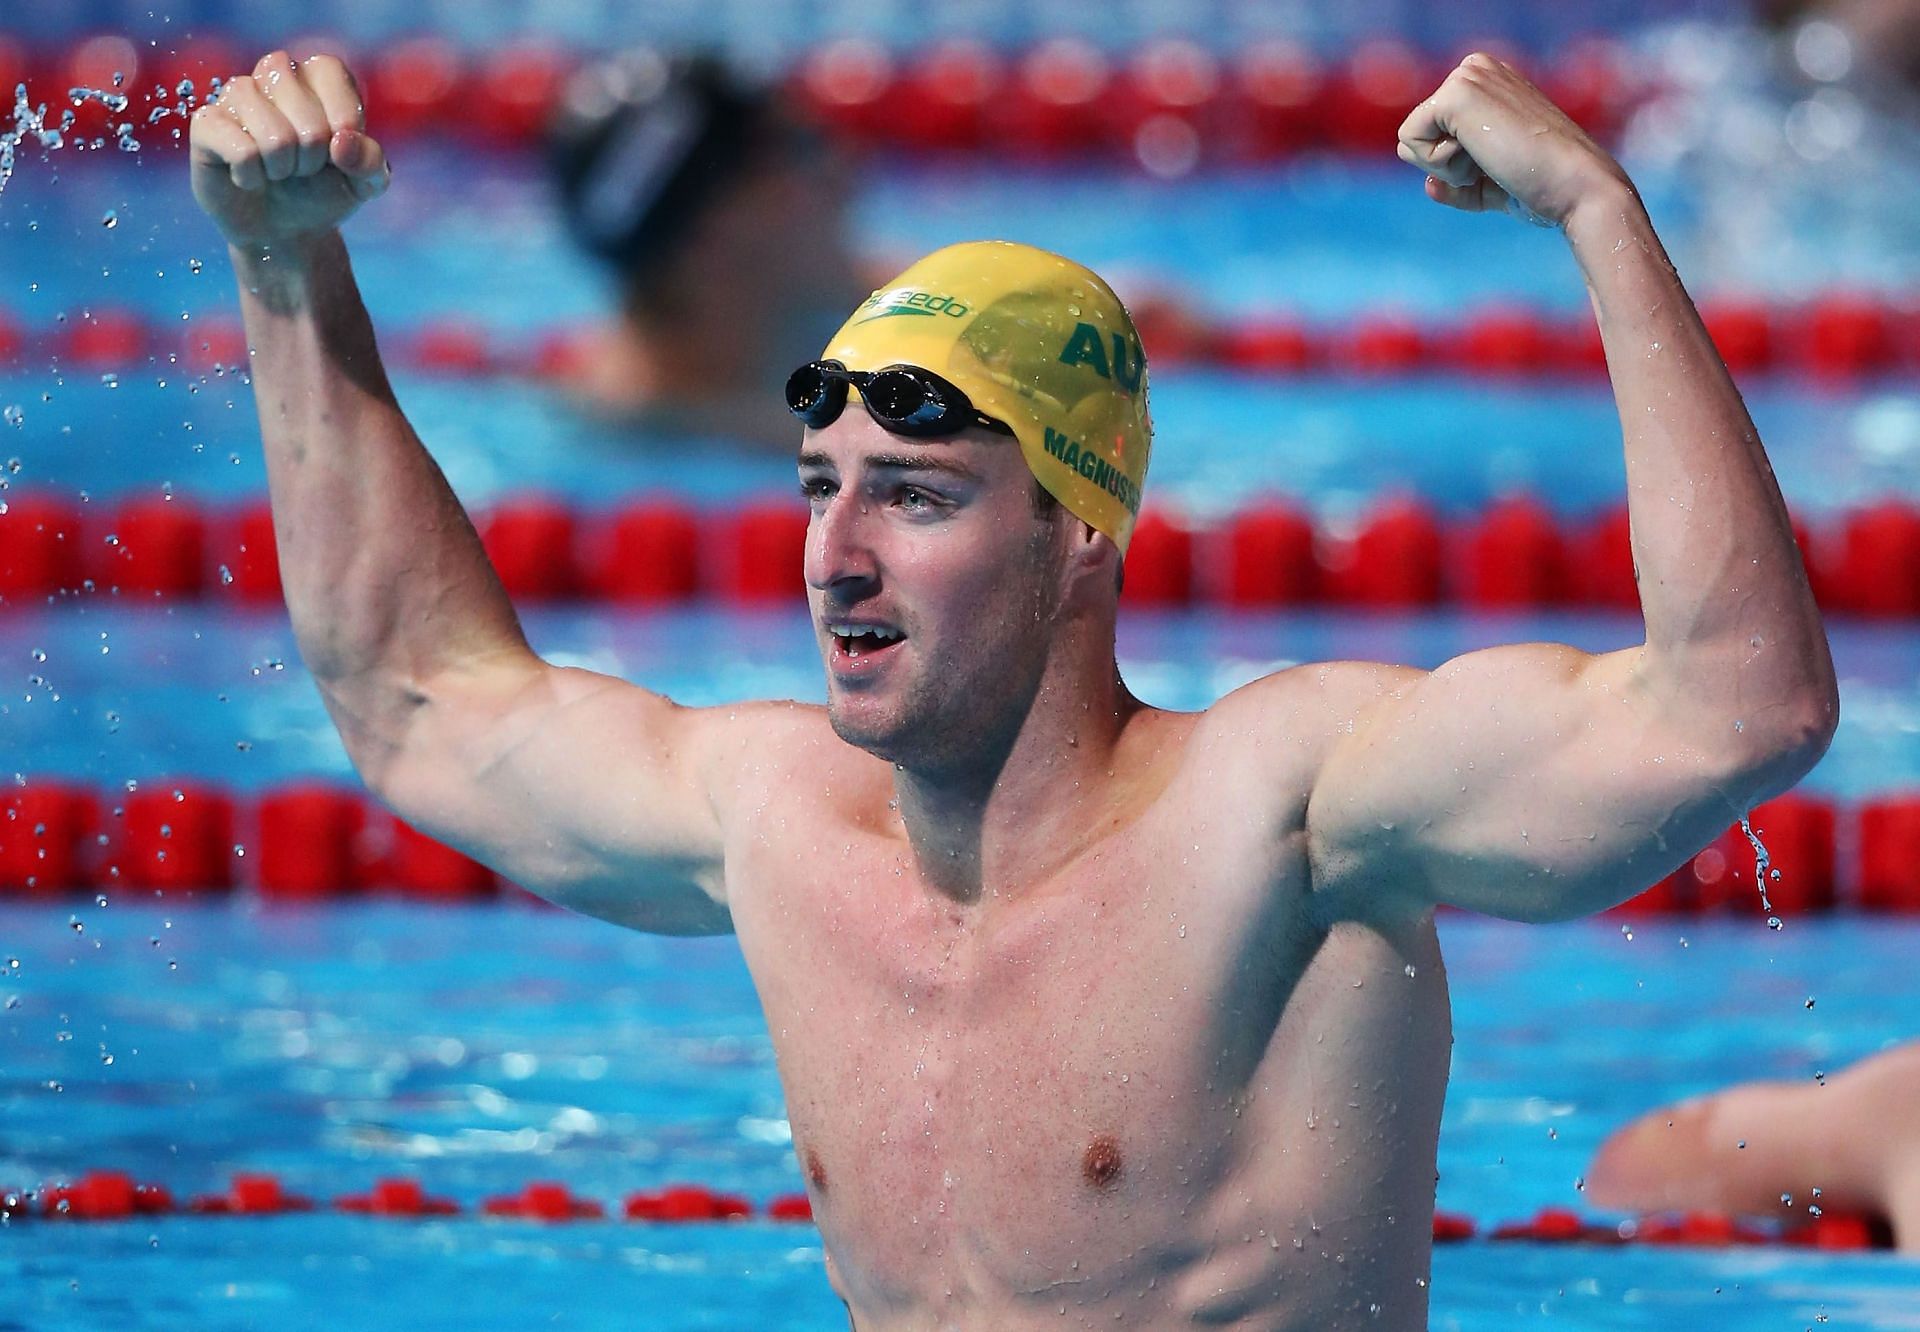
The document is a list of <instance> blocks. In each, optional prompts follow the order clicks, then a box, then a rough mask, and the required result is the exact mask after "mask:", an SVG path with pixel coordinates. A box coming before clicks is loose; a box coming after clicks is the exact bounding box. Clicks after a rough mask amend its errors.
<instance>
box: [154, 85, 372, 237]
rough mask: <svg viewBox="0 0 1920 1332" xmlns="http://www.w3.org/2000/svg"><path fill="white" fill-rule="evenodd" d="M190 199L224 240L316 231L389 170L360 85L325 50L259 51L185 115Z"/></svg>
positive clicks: (337, 220)
mask: <svg viewBox="0 0 1920 1332" xmlns="http://www.w3.org/2000/svg"><path fill="white" fill-rule="evenodd" d="M192 144H193V153H192V158H193V197H194V198H195V199H197V200H199V202H200V206H201V207H202V208H204V209H206V210H207V214H208V216H210V217H212V218H213V220H214V222H215V223H216V224H217V225H218V226H219V228H220V230H221V232H222V233H223V234H224V235H225V236H226V238H227V242H228V243H229V244H231V245H234V246H238V247H242V248H247V247H257V246H271V245H274V244H282V243H286V242H289V241H294V240H298V239H301V238H303V237H308V236H314V235H319V234H322V233H325V232H327V231H330V230H332V229H333V228H334V227H337V226H339V225H340V224H341V223H342V222H344V221H345V220H346V219H347V218H348V216H350V215H351V214H352V213H353V211H354V210H355V209H357V208H358V207H359V206H360V205H361V204H363V203H365V202H366V201H367V200H369V199H372V198H374V197H376V196H377V195H379V194H380V193H382V192H383V191H384V190H385V189H386V188H387V181H388V179H389V178H390V177H391V176H392V174H393V173H392V169H391V168H390V167H389V166H388V165H387V157H386V154H385V153H384V152H382V151H381V149H380V145H379V144H378V143H376V142H375V141H374V140H373V139H372V138H370V137H368V135H367V133H366V115H365V109H364V108H363V107H362V105H361V102H360V90H359V88H358V87H357V86H356V85H355V84H354V81H353V75H352V73H351V72H349V71H348V69H347V67H346V66H345V65H343V64H341V63H340V62H339V61H338V60H336V59H335V58H334V57H332V56H325V55H322V56H313V57H311V58H310V59H307V60H303V61H300V62H299V63H298V64H295V63H294V61H293V59H292V58H291V57H289V56H288V55H287V53H286V52H285V51H275V52H273V53H272V54H271V55H267V56H264V57H262V58H261V60H260V63H259V64H258V65H255V66H254V69H253V73H251V74H246V75H241V76H238V77H236V78H234V79H232V80H231V81H230V82H228V83H227V84H226V85H225V86H224V87H223V88H221V90H220V96H219V97H218V98H216V99H215V100H213V101H211V102H209V103H207V104H206V105H204V106H202V107H201V108H200V109H199V110H198V111H196V112H194V114H193V134H192Z"/></svg>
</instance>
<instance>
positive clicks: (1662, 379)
mask: <svg viewBox="0 0 1920 1332" xmlns="http://www.w3.org/2000/svg"><path fill="white" fill-rule="evenodd" d="M1566 235H1567V239H1568V242H1569V243H1570V244H1571V246H1572V248H1573V252H1574V257H1575V259H1576V260H1577V261H1578V263H1579V265H1580V268H1581V271H1582V273H1583V275H1584V277H1585V279H1586V283H1587V289H1588V292H1589V294H1590V295H1591V297H1592V301H1593V308H1594V313H1595V316H1596V317H1597V319H1598V320H1599V325H1600V335H1601V340H1602V342H1603V344H1604V346H1605V349H1606V356H1607V366H1608V370H1609V373H1610V374H1611V376H1612V379H1613V386H1614V396H1615V399H1616V402H1617V405H1618V407H1619V412H1620V423H1621V432H1622V436H1623V441H1624V445H1625V449H1626V470H1627V507H1628V513H1629V516H1630V519H1631V527H1632V533H1633V557H1634V564H1635V567H1636V570H1637V573H1638V579H1639V588H1640V605H1641V610H1642V612H1643V614H1644V616H1645V620H1646V638H1647V641H1646V648H1645V653H1644V662H1645V667H1646V673H1647V678H1648V680H1649V681H1650V682H1651V683H1652V684H1653V685H1654V687H1655V688H1656V689H1657V690H1659V691H1662V692H1663V693H1664V694H1665V695H1666V701H1668V702H1670V703H1671V704H1672V705H1673V706H1674V707H1675V708H1676V709H1679V710H1683V711H1684V712H1685V714H1686V715H1688V716H1690V717H1692V718H1694V719H1696V720H1697V721H1698V722H1699V723H1700V724H1701V725H1702V726H1703V727H1709V728H1720V727H1724V728H1725V729H1726V730H1727V731H1728V732H1736V730H1737V733H1739V734H1744V735H1745V736H1746V738H1747V741H1746V742H1747V743H1752V744H1755V745H1758V746H1766V745H1768V744H1770V743H1776V744H1777V743H1780V742H1783V741H1787V740H1791V739H1792V738H1793V737H1795V736H1803V737H1804V738H1805V740H1806V741H1807V742H1808V743H1810V744H1811V743H1814V742H1816V741H1817V742H1818V743H1819V744H1822V745H1823V744H1824V740H1825V737H1826V735H1828V734H1830V731H1831V726H1832V723H1833V721H1834V719H1835V716H1836V715H1837V711H1838V701H1837V696H1836V693H1835V686H1834V676H1833V663H1832V659H1831V657H1830V656H1829V654H1828V649H1827V641H1826V634H1825V631H1824V629H1823V628H1822V626H1821V623H1820V615H1819V611H1818V609H1817V608H1816V607H1815V605H1814V602H1813V596H1812V593H1811V591H1810V589H1809V588H1808V585H1807V577H1806V571H1805V569H1804V568H1803V566H1802V564H1801V560H1800V554H1799V550H1798V548H1797V547H1796V546H1795V544H1794V539H1793V529H1792V526H1791V524H1790V523H1789V521H1788V517H1787V510H1786V505H1785V503H1784V501H1783V500H1782V499H1781V497H1780V490H1779V487H1778V485H1777V484H1776V483H1775V481H1774V478H1773V471H1772V469H1771V467H1769V465H1768V463H1767V457H1766V453H1765V451H1764V450H1763V449H1762V447H1761V443H1760V437H1759V434H1758V432H1757V431H1755V429H1754V427H1753V421H1752V419H1751V418H1750V417H1749V416H1748V415H1747V410H1746V405H1745V404H1744V403H1743V402H1742V401H1741V398H1740V394H1739V391H1738V390H1737V389H1736V388H1735V386H1734V384H1733V380H1732V378H1731V376H1729V375H1728V373H1727V370H1726V367H1725V365H1724V364H1723V363H1722V362H1721V360H1720V357H1719V355H1718V353H1717V352H1716V351H1715V350H1714V347H1713V343H1712V341H1711V340H1710V339H1709V337H1708V336H1707V332H1706V329H1705V327H1704V325H1703V324H1702V323H1701V321H1700V317H1699V315H1698V313H1697V312H1696V311H1695V310H1694V307H1693V302H1692V301H1691V300H1690V299H1689V298H1688V296H1687V293H1686V290H1685V288H1683V287H1682V286H1681V283H1680V279H1679V277H1678V275H1677V274H1676V273H1675V272H1674V269H1673V265H1672V264H1671V263H1670V262H1669V261H1668V259H1667V255H1666V251H1665V250H1664V249H1663V248H1662V247H1661V244H1660V241H1659V238H1658V237H1657V236H1655V235H1654V232H1653V227H1652V225H1651V223H1650V222H1649V220H1648V218H1647V215H1646V211H1645V209H1644V208H1642V206H1641V204H1640V200H1639V198H1638V196H1637V195H1635V194H1634V192H1633V190H1632V188H1631V187H1630V186H1628V185H1627V184H1625V183H1624V181H1622V182H1621V183H1620V184H1619V185H1618V186H1617V187H1608V188H1606V189H1603V190H1600V191H1598V192H1596V193H1595V194H1594V195H1593V196H1592V197H1591V198H1589V199H1587V200H1584V201H1583V202H1582V203H1581V204H1580V205H1579V206H1578V207H1576V208H1575V210H1574V211H1573V212H1572V213H1571V214H1570V215H1569V216H1568V218H1567V222H1566ZM1736 721H1738V722H1740V723H1741V724H1740V726H1739V727H1738V728H1735V727H1734V726H1733V725H1732V723H1733V722H1736ZM1724 743H1726V744H1728V745H1732V746H1736V747H1737V746H1739V745H1741V744H1742V743H1743V742H1742V741H1740V740H1734V739H1732V738H1731V737H1729V739H1728V740H1726V741H1725V742H1724Z"/></svg>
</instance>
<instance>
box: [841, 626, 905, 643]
mask: <svg viewBox="0 0 1920 1332" xmlns="http://www.w3.org/2000/svg"><path fill="white" fill-rule="evenodd" d="M828 627H829V628H830V629H831V630H832V632H833V633H834V634H835V635H836V636H838V637H840V638H874V639H878V640H879V641H880V642H882V643H891V642H893V641H894V640H895V639H897V638H899V637H900V636H901V635H900V631H899V630H898V629H882V628H880V627H879V626H878V625H872V624H843V625H839V626H828Z"/></svg>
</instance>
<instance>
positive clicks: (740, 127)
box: [548, 47, 845, 336]
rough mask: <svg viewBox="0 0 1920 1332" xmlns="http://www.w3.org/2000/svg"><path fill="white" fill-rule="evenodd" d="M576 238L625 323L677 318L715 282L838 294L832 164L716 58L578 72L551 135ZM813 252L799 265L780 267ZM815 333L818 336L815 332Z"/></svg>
mask: <svg viewBox="0 0 1920 1332" xmlns="http://www.w3.org/2000/svg"><path fill="white" fill-rule="evenodd" d="M548 157H549V160H550V163H551V166H552V171H553V178H554V182H555V185H556V187H557V189H558V192H559V197H560V205H561V211H562V213H563V214H564V216H565V219H566V223H567V228H568V230H569V231H570V232H571V233H572V235H573V237H574V239H575V240H576V241H578V242H579V243H580V245H581V246H582V247H583V248H584V249H586V250H587V251H588V252H589V253H590V254H593V255H594V256H596V257H597V258H599V259H600V260H602V261H603V262H604V263H605V264H607V265H608V267H609V268H610V269H612V270H613V272H614V273H615V275H616V276H617V278H618V279H619V281H620V284H621V288H622V296H623V302H624V305H625V307H626V312H627V313H628V314H629V316H632V317H634V318H637V319H640V320H642V321H644V322H648V323H654V322H660V321H662V320H671V319H674V318H677V317H681V316H684V314H685V313H686V311H685V309H684V307H685V306H686V305H687V304H688V303H689V302H690V301H694V300H700V299H705V300H709V301H711V300H713V299H715V296H716V293H715V291H714V288H715V287H716V286H729V287H730V286H751V287H756V288H757V289H758V290H759V291H760V294H761V297H762V306H763V307H764V305H765V302H766V297H767V295H768V291H769V289H770V288H771V289H772V290H775V291H781V292H784V291H785V290H786V289H787V288H789V287H793V286H796V285H798V286H800V287H802V288H807V289H810V284H809V279H808V276H807V275H808V273H809V272H810V271H825V272H827V273H829V274H831V283H830V284H829V286H830V289H831V290H833V291H834V292H835V293H836V298H835V302H834V303H835V304H838V303H839V302H840V301H843V300H844V299H845V295H844V287H842V286H841V285H840V282H841V280H842V269H841V265H840V264H839V263H837V262H829V259H830V258H835V257H837V251H838V249H839V245H840V238H839V230H840V216H839V199H840V198H841V196H843V195H844V193H845V189H844V184H845V182H844V181H843V180H842V179H841V174H842V173H841V171H840V169H839V165H838V158H837V156H836V155H835V154H834V153H833V152H831V151H830V150H829V149H828V147H827V145H825V144H824V143H822V142H821V141H820V140H819V138H818V136H817V135H816V134H814V133H813V132H812V131H811V130H810V129H809V128H807V127H806V126H805V125H804V124H803V123H802V122H801V121H800V120H799V119H798V118H797V117H796V116H795V115H794V114H793V113H792V111H791V110H790V109H789V108H788V107H787V106H786V105H785V104H784V102H783V101H782V100H781V99H780V98H779V97H777V96H776V95H774V93H773V92H771V91H770V90H769V89H768V88H767V87H766V86H764V85H763V84H762V83H760V82H758V81H756V80H754V79H752V78H750V77H748V76H747V75H745V74H744V73H743V72H741V71H739V70H737V69H734V68H732V67H730V66H728V65H726V64H724V63H722V62H721V61H719V60H717V59H713V58H710V57H705V56H668V55H666V54H664V53H662V52H660V51H657V50H654V49H652V48H649V47H637V48H634V49H631V50H628V51H623V52H621V53H619V54H617V55H614V56H611V57H609V58H607V59H605V60H601V61H597V62H594V63H592V64H588V65H586V66H584V67H583V68H582V69H580V70H579V72H577V73H576V74H575V75H574V76H573V77H572V79H571V80H569V82H568V84H567V87H566V89H565V93H564V95H563V97H562V99H561V103H560V106H559V108H558V110H557V113H556V115H555V117H554V120H553V123H552V125H551V126H550V127H549V131H548ZM796 249H797V250H798V251H799V252H815V253H818V254H820V255H821V261H820V262H819V263H818V264H816V265H813V266H811V267H809V266H799V265H794V264H792V263H790V262H789V259H790V258H791V255H792V254H793V253H794V252H796ZM814 336H818V334H817V333H816V334H815V335H814Z"/></svg>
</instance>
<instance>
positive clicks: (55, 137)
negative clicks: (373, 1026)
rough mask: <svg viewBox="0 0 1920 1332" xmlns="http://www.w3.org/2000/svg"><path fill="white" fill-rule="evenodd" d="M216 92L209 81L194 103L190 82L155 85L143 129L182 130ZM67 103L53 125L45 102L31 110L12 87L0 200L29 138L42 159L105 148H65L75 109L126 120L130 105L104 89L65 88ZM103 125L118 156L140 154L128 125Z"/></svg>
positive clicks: (100, 143)
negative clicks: (93, 106) (92, 108)
mask: <svg viewBox="0 0 1920 1332" xmlns="http://www.w3.org/2000/svg"><path fill="white" fill-rule="evenodd" d="M113 81H114V87H115V88H118V87H119V86H120V84H121V81H122V79H121V76H120V75H118V74H116V75H114V79H113ZM220 86H221V80H220V79H217V78H216V79H210V80H208V82H207V92H206V95H205V96H204V97H202V98H199V99H196V98H195V97H194V88H193V80H192V79H182V80H181V81H180V83H179V85H178V86H177V87H175V88H173V89H172V90H169V89H167V88H166V87H164V86H161V85H158V84H156V85H155V86H154V89H153V91H152V93H151V94H150V95H149V98H148V100H149V101H150V102H151V103H152V104H153V107H152V110H150V111H148V112H147V117H146V124H148V125H156V124H158V123H159V122H161V121H163V120H167V119H175V120H178V121H179V122H180V123H181V124H185V123H186V121H187V119H188V117H190V116H192V114H193V112H194V109H195V108H196V107H198V106H199V105H200V104H201V103H202V102H210V101H212V100H213V99H214V98H216V97H218V96H219V95H220ZM67 100H68V102H69V103H71V105H70V106H68V107H67V108H66V109H64V110H62V111H61V112H60V114H59V117H58V119H57V120H56V119H53V118H52V117H50V116H49V115H48V112H47V104H46V103H45V102H42V103H40V105H39V106H34V105H33V104H31V103H30V102H28V101H27V85H26V84H24V83H16V84H15V85H14V86H13V123H12V125H11V126H10V127H8V128H4V129H0V194H5V193H6V189H7V182H8V181H9V180H11V179H13V169H14V163H15V160H16V157H17V150H18V149H19V147H20V145H21V144H23V143H25V142H26V141H27V140H28V139H29V138H31V139H33V140H35V141H36V142H38V143H39V145H40V149H41V151H42V152H43V153H45V152H52V151H53V150H55V149H57V148H66V147H73V148H76V149H77V148H89V147H90V148H104V147H106V146H107V144H106V140H105V139H94V140H92V141H91V142H90V143H72V144H69V143H68V141H67V135H68V133H69V132H70V131H71V130H72V129H73V124H74V118H75V111H76V109H77V108H79V107H82V106H85V105H86V104H87V103H89V102H93V103H97V104H98V105H99V106H101V107H103V108H104V109H105V110H106V112H107V114H108V116H109V117H110V118H112V117H119V116H123V115H126V114H127V111H128V108H129V106H130V105H131V102H130V101H129V100H128V98H127V95H126V94H125V93H122V92H116V91H113V90H112V89H107V88H69V89H67ZM4 125H6V121H5V119H4V118H0V126H4ZM108 125H109V128H110V129H111V130H112V132H113V138H114V146H115V147H116V148H118V149H119V150H120V151H121V152H123V153H137V152H139V151H140V140H139V139H138V138H136V137H135V134H134V129H135V127H134V122H133V121H132V120H118V119H109V122H108ZM180 133H181V131H180V125H176V126H174V128H173V131H172V135H173V137H174V138H175V139H178V138H179V137H180ZM107 225H108V226H112V225H113V223H112V222H108V223H107Z"/></svg>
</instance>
